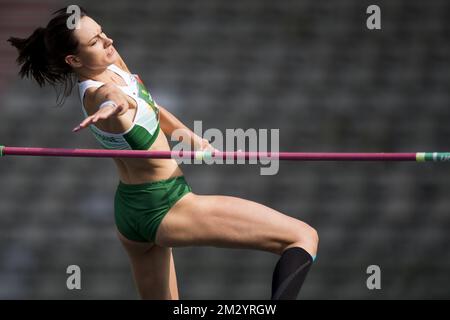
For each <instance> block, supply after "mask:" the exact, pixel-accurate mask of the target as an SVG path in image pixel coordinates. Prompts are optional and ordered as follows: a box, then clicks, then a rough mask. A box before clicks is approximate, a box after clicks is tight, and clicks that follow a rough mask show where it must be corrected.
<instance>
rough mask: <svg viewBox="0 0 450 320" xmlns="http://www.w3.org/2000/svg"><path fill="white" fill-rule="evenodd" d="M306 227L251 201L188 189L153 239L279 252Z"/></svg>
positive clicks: (173, 243) (171, 244)
mask: <svg viewBox="0 0 450 320" xmlns="http://www.w3.org/2000/svg"><path fill="white" fill-rule="evenodd" d="M308 228H310V227H309V226H308V225H307V224H305V223H303V222H301V221H299V220H297V219H295V218H292V217H289V216H287V215H284V214H282V213H280V212H278V211H276V210H274V209H271V208H269V207H267V206H264V205H262V204H259V203H256V202H254V201H249V200H244V199H241V198H236V197H230V196H212V195H197V194H194V193H189V194H187V195H186V196H184V197H183V198H181V199H180V200H179V201H178V202H177V203H176V204H175V205H174V206H173V207H172V208H171V209H170V211H169V212H168V213H167V215H166V216H165V217H164V219H163V220H162V222H161V224H160V226H159V228H158V232H157V235H156V241H155V242H156V243H157V244H158V245H161V246H169V247H175V246H189V245H210V246H217V247H238V248H249V249H260V250H266V251H272V252H275V253H279V252H280V250H282V248H283V247H285V246H286V245H288V244H290V243H292V241H296V239H299V235H301V233H302V230H303V229H304V230H306V229H308Z"/></svg>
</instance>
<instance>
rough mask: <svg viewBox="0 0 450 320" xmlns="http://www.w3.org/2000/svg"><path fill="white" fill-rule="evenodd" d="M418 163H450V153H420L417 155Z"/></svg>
mask: <svg viewBox="0 0 450 320" xmlns="http://www.w3.org/2000/svg"><path fill="white" fill-rule="evenodd" d="M416 160H417V162H430V161H432V162H446V161H450V152H420V153H416Z"/></svg>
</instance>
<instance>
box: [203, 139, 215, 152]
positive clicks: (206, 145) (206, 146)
mask: <svg viewBox="0 0 450 320" xmlns="http://www.w3.org/2000/svg"><path fill="white" fill-rule="evenodd" d="M200 149H201V151H211V152H220V151H219V150H217V149H216V148H214V147H213V146H212V145H211V144H210V143H209V141H208V140H207V139H202V142H201V147H200Z"/></svg>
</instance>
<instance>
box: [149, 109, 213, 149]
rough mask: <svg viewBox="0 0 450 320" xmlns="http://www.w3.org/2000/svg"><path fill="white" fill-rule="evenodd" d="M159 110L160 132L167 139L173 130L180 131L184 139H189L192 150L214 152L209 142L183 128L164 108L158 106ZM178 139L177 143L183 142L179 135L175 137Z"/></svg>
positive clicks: (185, 127)
mask: <svg viewBox="0 0 450 320" xmlns="http://www.w3.org/2000/svg"><path fill="white" fill-rule="evenodd" d="M157 106H158V109H159V125H160V127H161V129H162V131H163V132H164V133H165V134H166V135H167V136H169V137H171V136H172V134H173V133H174V131H175V130H182V131H183V137H186V138H187V139H189V142H190V144H191V146H193V147H194V149H201V150H205V149H206V150H214V148H213V147H212V146H211V145H210V144H209V141H208V140H206V139H203V138H202V137H199V136H198V135H196V134H195V133H194V132H193V131H192V130H191V129H189V128H188V127H187V126H185V125H184V124H183V123H182V122H181V121H180V120H178V118H177V117H175V116H174V115H173V114H172V113H170V112H169V111H167V109H166V108H164V107H162V106H160V105H158V104H157ZM176 136H177V138H178V141H181V140H183V137H182V136H180V135H176Z"/></svg>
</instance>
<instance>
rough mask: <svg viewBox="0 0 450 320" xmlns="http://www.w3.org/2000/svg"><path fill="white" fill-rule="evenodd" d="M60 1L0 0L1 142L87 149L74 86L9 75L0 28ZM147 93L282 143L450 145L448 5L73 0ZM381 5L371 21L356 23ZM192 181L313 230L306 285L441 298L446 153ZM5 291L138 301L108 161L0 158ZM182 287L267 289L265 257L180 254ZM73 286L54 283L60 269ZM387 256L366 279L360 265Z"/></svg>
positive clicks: (366, 294)
mask: <svg viewBox="0 0 450 320" xmlns="http://www.w3.org/2000/svg"><path fill="white" fill-rule="evenodd" d="M68 4H74V3H70V2H65V1H56V0H42V1H29V0H19V1H12V0H0V17H1V18H0V26H1V27H0V108H1V109H0V112H1V115H0V143H1V144H2V145H6V146H32V147H39V146H40V147H63V148H74V147H75V148H98V147H99V145H98V144H97V143H96V141H95V140H94V138H93V136H92V135H91V133H90V132H89V131H88V130H86V131H82V132H80V133H78V134H74V133H72V132H71V130H72V128H73V127H75V125H77V124H78V123H79V122H80V120H81V119H82V113H81V109H80V104H79V100H78V94H77V92H76V91H74V92H73V94H72V96H71V97H70V98H69V99H68V100H67V102H66V103H65V105H64V106H63V107H62V108H55V107H54V106H55V104H56V103H55V97H56V95H55V91H54V90H53V89H52V88H45V89H40V88H39V87H38V86H37V85H36V84H34V83H33V82H32V81H29V80H20V78H19V77H18V76H17V71H18V67H17V66H16V65H15V58H16V53H15V50H14V49H13V48H12V47H10V46H9V44H8V43H7V42H6V39H7V38H8V37H9V36H12V35H13V36H23V37H24V36H28V35H29V34H30V33H31V32H32V31H33V30H34V29H35V28H36V27H38V26H41V25H45V24H46V23H47V21H48V20H49V18H50V13H51V12H52V11H54V10H56V9H59V8H61V7H64V6H66V5H68ZM76 4H78V5H81V6H83V7H85V8H86V9H87V10H88V12H89V13H90V15H91V16H92V17H93V18H94V19H96V20H97V21H98V22H99V23H100V24H101V25H102V26H103V29H104V30H105V32H106V33H107V34H108V35H109V36H110V37H112V38H113V39H114V40H115V46H116V48H117V49H118V51H119V52H120V53H121V55H122V56H123V57H124V59H125V61H126V62H127V64H128V66H129V68H130V69H131V70H132V71H133V72H134V73H138V74H140V75H141V78H142V79H143V80H144V82H145V83H146V85H147V87H148V88H149V89H150V91H151V93H152V95H153V96H154V98H155V99H156V100H157V101H158V102H159V103H160V104H161V105H163V106H165V107H166V108H167V109H169V110H170V111H172V112H173V113H174V114H175V115H176V116H178V117H179V118H180V119H181V120H182V121H184V123H185V124H187V125H188V126H190V127H191V128H192V127H193V122H194V120H202V121H203V128H204V129H207V128H219V129H220V130H225V129H226V128H243V129H248V128H257V129H258V128H261V129H263V128H266V129H270V128H280V139H281V144H280V149H281V150H284V151H305V152H309V151H311V152H313V151H317V152H351V151H358V152H416V151H417V152H419V151H450V150H449V149H450V145H449V143H448V139H449V137H450V126H449V123H450V108H449V102H450V91H449V88H450V86H449V84H450V41H449V40H450V39H449V36H450V23H449V19H450V3H449V2H448V1H446V0H433V1H420V0H402V1H382V0H377V1H370V2H369V1H365V0H364V1H361V0H341V1H313V0H283V1H260V0H244V1H211V0H191V1H175V0H165V1H149V0H135V1H78V2H77V3H76ZM370 4H377V5H379V6H380V7H381V12H382V30H380V31H370V30H368V29H367V28H366V19H367V17H368V15H367V14H366V8H367V7H368V6H369V5H370ZM182 170H183V171H184V173H185V175H186V177H187V179H188V181H189V182H190V183H191V185H192V187H193V189H194V191H195V192H197V193H199V194H224V195H233V196H238V197H243V198H246V199H251V200H254V201H258V202H260V203H263V204H265V205H268V206H270V207H273V208H275V209H277V210H280V211H282V212H285V213H286V214H289V215H291V216H295V217H298V218H300V219H302V220H304V221H306V222H308V223H309V224H311V225H312V226H314V227H315V228H316V229H317V230H318V231H319V235H320V239H321V241H320V248H319V254H318V259H317V263H316V264H315V266H314V268H313V269H312V271H311V272H310V274H309V276H308V279H307V281H306V283H305V286H304V288H303V290H302V292H301V294H300V295H299V298H301V299H418V298H425V299H433V298H444V299H445V298H447V299H448V298H450V289H449V288H450V275H449V270H450V250H448V247H449V245H450V233H449V229H450V212H449V209H450V196H449V193H448V190H449V189H450V188H449V187H450V179H449V178H450V166H449V165H448V164H415V163H337V162H335V163H312V162H309V163H308V162H295V163H294V162H291V163H281V165H280V172H279V174H278V175H276V176H261V175H260V174H259V170H260V167H259V166H256V165H234V166H231V165H223V166H207V165H194V166H187V165H185V166H182ZM0 177H1V178H0V190H1V192H0V298H2V299H22V298H23V299H59V298H61V299H137V298H138V295H137V293H136V291H135V288H134V285H133V280H132V276H131V271H130V268H129V264H128V258H127V256H126V254H125V252H124V250H123V249H122V247H121V246H120V243H119V241H118V239H117V238H116V236H115V231H114V222H113V197H114V192H115V188H116V185H117V183H118V178H117V176H116V172H115V167H114V164H113V162H112V160H110V159H82V158H79V159H78V158H72V159H71V158H60V159H58V158H43V157H28V158H26V157H5V158H2V159H1V160H0ZM174 254H175V262H176V265H177V272H178V281H179V290H180V295H181V298H184V299H267V298H269V292H270V285H271V276H272V270H273V267H274V265H275V263H276V260H277V257H276V256H274V255H272V254H269V253H265V252H256V251H249V250H235V249H219V248H212V247H200V248H177V249H175V250H174ZM71 264H76V265H79V266H80V267H81V270H82V283H81V285H82V290H73V291H69V290H68V289H67V288H66V279H67V277H68V275H67V274H66V268H67V266H68V265H71ZM373 264H375V265H378V266H380V268H381V272H382V273H381V286H382V288H381V290H368V289H367V287H366V279H367V277H368V275H367V274H366V268H367V267H368V266H369V265H373Z"/></svg>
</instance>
